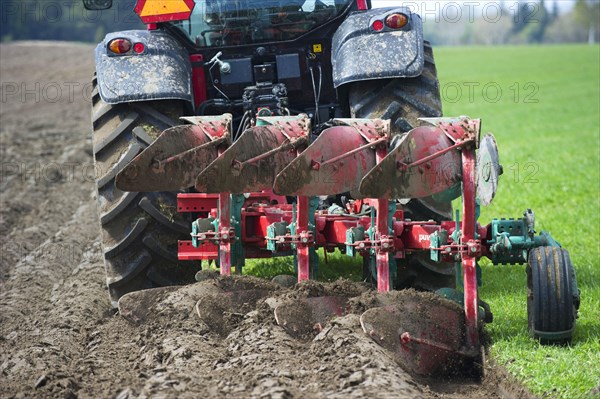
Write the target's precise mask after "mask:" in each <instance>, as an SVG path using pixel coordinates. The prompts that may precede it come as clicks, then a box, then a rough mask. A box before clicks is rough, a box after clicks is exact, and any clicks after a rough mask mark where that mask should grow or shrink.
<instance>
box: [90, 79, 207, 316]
mask: <svg viewBox="0 0 600 399" xmlns="http://www.w3.org/2000/svg"><path fill="white" fill-rule="evenodd" d="M93 83H94V91H93V93H92V129H93V136H92V143H93V153H94V166H95V171H96V185H97V190H98V191H97V204H98V214H99V218H100V224H101V229H102V249H103V253H104V263H105V268H106V280H107V285H108V290H109V295H110V299H111V302H112V304H113V306H115V307H116V305H117V301H118V299H119V298H120V297H121V296H122V295H124V294H126V293H128V292H131V291H136V290H140V289H145V288H153V287H159V286H165V285H178V284H184V283H186V282H191V281H193V278H194V274H195V272H196V271H197V270H198V269H199V266H196V267H195V268H194V266H193V265H190V262H179V261H178V260H177V240H178V239H181V238H183V237H185V235H186V234H187V235H188V237H189V228H188V224H187V223H185V221H184V220H183V219H182V218H181V216H180V214H178V213H177V208H176V193H171V192H153V193H144V192H141V193H138V192H123V191H121V190H119V189H117V188H116V187H115V175H116V174H117V172H118V171H120V170H122V169H123V167H124V166H125V165H126V164H127V163H128V162H129V161H130V160H131V159H133V157H134V156H136V155H137V154H139V153H140V152H141V151H142V150H143V149H144V148H146V147H147V146H148V145H150V144H151V143H152V142H153V141H154V140H155V139H156V138H157V137H158V135H159V134H160V133H161V132H162V131H163V130H165V129H167V128H169V127H172V126H174V125H176V124H179V123H178V121H177V119H178V118H179V117H180V116H181V115H182V114H183V111H184V107H183V104H182V103H181V102H177V101H151V102H138V103H124V104H116V105H111V104H107V103H105V102H104V101H102V99H101V98H100V96H99V94H98V90H97V87H96V84H97V82H96V78H94V82H93Z"/></svg>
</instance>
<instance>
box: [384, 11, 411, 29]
mask: <svg viewBox="0 0 600 399" xmlns="http://www.w3.org/2000/svg"><path fill="white" fill-rule="evenodd" d="M407 23H408V17H407V16H406V15H404V14H390V15H388V16H387V17H386V18H385V25H386V26H387V27H388V28H390V29H401V28H404V27H405V26H406V24H407Z"/></svg>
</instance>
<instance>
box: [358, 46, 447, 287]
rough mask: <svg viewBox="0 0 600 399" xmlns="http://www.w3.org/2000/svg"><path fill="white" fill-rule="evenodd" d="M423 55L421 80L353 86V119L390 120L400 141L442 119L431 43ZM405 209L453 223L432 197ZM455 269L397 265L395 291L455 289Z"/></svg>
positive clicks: (413, 262) (423, 262)
mask: <svg viewBox="0 0 600 399" xmlns="http://www.w3.org/2000/svg"><path fill="white" fill-rule="evenodd" d="M424 51H425V66H424V69H423V73H422V74H421V75H420V76H417V77H415V78H396V79H379V80H368V81H362V82H356V83H352V84H350V87H349V89H348V100H349V105H350V114H351V117H353V118H367V119H373V118H381V119H389V120H391V130H392V134H393V135H395V136H399V137H401V136H402V135H403V134H405V133H406V132H408V131H410V130H411V129H414V128H415V127H418V126H422V125H424V124H425V122H423V121H420V120H419V118H424V117H440V116H442V100H441V96H440V85H439V81H438V78H437V70H436V66H435V61H434V58H433V50H432V48H431V45H430V44H429V43H428V42H425V47H424ZM403 209H404V212H405V216H406V217H407V218H410V219H413V220H429V219H433V220H436V221H442V220H450V219H452V205H451V203H450V202H439V201H436V200H434V199H433V198H431V197H428V198H421V199H410V200H409V201H408V202H406V203H404V204H403ZM367 269H368V267H367ZM454 269H455V268H454V265H453V264H441V263H438V264H434V263H433V262H430V261H428V260H427V259H422V258H417V257H411V258H409V259H406V261H403V262H400V263H399V264H398V280H397V281H396V287H398V288H400V287H402V288H405V287H409V286H410V287H414V288H421V289H427V290H435V289H438V288H442V287H454V286H455V283H456V282H455V277H454ZM367 277H368V276H367Z"/></svg>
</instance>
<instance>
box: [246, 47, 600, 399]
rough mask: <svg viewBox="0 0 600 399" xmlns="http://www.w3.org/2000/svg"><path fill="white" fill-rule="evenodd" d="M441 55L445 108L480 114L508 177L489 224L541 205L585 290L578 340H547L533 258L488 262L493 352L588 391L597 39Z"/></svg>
mask: <svg viewBox="0 0 600 399" xmlns="http://www.w3.org/2000/svg"><path fill="white" fill-rule="evenodd" d="M435 55H436V60H437V65H438V74H439V78H440V83H441V89H442V96H443V98H444V114H445V115H448V116H458V115H469V116H471V117H478V118H481V119H482V120H483V133H485V132H487V131H492V132H493V133H494V134H495V136H496V139H497V142H498V146H499V150H500V161H501V163H502V165H503V167H504V175H503V176H502V177H501V179H500V183H499V189H498V193H497V195H496V199H495V200H494V202H493V203H492V205H491V206H490V207H488V208H484V209H482V213H481V217H480V219H479V220H480V223H482V224H485V223H488V222H489V221H490V220H491V219H492V218H494V217H521V215H522V213H523V211H525V209H527V208H532V209H533V210H534V211H535V213H536V222H537V223H536V230H538V232H539V231H540V230H546V231H550V232H551V233H552V235H553V236H554V238H555V239H556V240H558V241H559V242H560V243H561V244H562V245H563V246H564V247H566V248H567V249H568V250H569V252H570V254H571V259H572V261H573V263H574V265H575V269H576V273H577V280H578V283H579V288H580V289H581V297H582V303H581V308H580V311H579V319H578V321H577V331H576V333H575V336H574V339H573V342H572V344H571V345H570V346H542V345H540V344H539V343H538V342H536V341H535V340H533V339H532V338H530V337H529V335H528V331H527V307H526V274H525V267H524V266H506V265H504V266H493V265H491V264H490V263H489V262H485V261H484V262H482V266H483V267H482V268H483V287H482V288H481V291H480V292H481V297H482V299H484V300H485V301H487V302H488V303H489V304H490V306H491V308H492V311H493V313H494V323H492V324H490V325H489V326H488V327H487V328H488V331H489V332H490V333H491V336H492V339H493V344H492V348H491V353H492V356H493V357H494V358H495V359H496V360H497V361H498V362H499V363H501V364H502V365H504V366H505V367H506V368H507V369H508V370H509V371H510V372H511V373H512V374H514V376H515V377H516V378H517V379H518V380H520V381H522V382H523V383H524V384H525V385H526V386H527V387H528V388H529V389H530V390H531V391H532V393H534V394H535V395H536V396H537V397H541V398H546V397H548V398H554V397H556V398H564V399H571V398H587V397H591V396H592V393H591V392H592V390H593V389H594V388H596V387H599V386H600V260H599V259H600V250H599V242H600V232H599V226H600V220H599V219H600V202H599V201H600V174H599V173H600V160H599V153H600V116H599V109H600V72H599V68H600V60H599V58H600V57H599V55H600V47H598V46H591V47H590V46H544V47H468V48H467V47H446V48H438V49H436V50H435ZM263 262H264V263H263ZM324 263H325V262H324V259H323V254H322V252H321V267H320V274H319V277H320V279H325V280H328V279H333V278H336V277H338V276H345V277H346V278H350V279H353V280H360V278H361V266H360V264H361V263H360V260H359V259H354V260H352V259H349V258H347V257H344V256H340V255H338V254H335V255H330V259H329V263H328V264H327V265H325V264H324ZM291 265H292V263H291V261H290V260H289V259H287V260H285V259H276V260H269V261H268V262H266V261H251V262H249V265H248V266H249V267H248V272H249V273H251V274H255V275H262V276H273V275H276V274H279V273H290V272H292V271H293V269H292V266H291ZM597 395H598V396H600V394H597Z"/></svg>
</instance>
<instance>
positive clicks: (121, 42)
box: [108, 39, 131, 54]
mask: <svg viewBox="0 0 600 399" xmlns="http://www.w3.org/2000/svg"><path fill="white" fill-rule="evenodd" d="M108 49H109V50H110V51H112V52H113V53H115V54H125V53H128V52H129V51H130V50H131V42H130V41H129V40H127V39H114V40H111V41H110V43H108Z"/></svg>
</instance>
